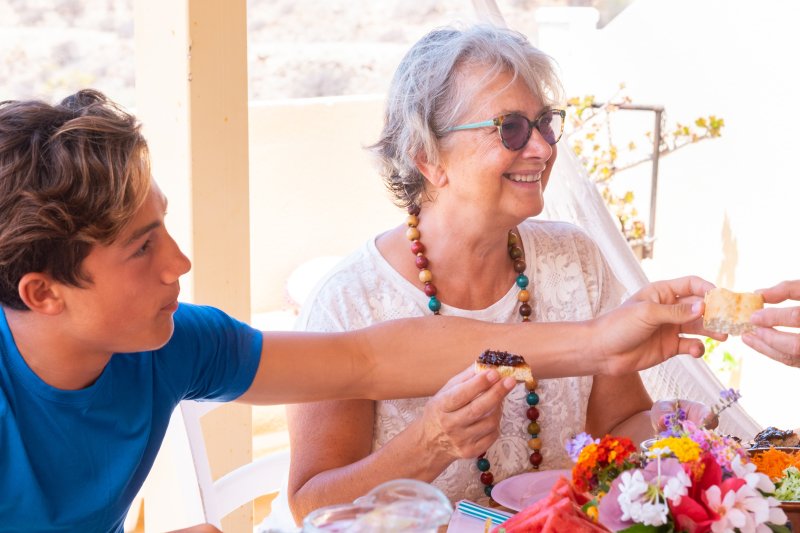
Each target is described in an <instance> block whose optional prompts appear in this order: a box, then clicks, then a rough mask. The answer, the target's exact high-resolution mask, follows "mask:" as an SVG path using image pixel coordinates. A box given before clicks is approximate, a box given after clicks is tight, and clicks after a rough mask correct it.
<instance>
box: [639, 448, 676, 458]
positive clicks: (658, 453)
mask: <svg viewBox="0 0 800 533" xmlns="http://www.w3.org/2000/svg"><path fill="white" fill-rule="evenodd" d="M645 455H646V456H647V457H648V458H650V459H656V458H660V457H667V456H669V455H672V450H670V449H669V446H664V447H663V448H651V449H650V450H649V451H648V452H647V453H645Z"/></svg>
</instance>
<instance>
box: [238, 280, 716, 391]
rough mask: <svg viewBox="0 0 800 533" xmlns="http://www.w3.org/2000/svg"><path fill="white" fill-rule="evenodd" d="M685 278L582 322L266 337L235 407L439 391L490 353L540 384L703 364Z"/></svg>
mask: <svg viewBox="0 0 800 533" xmlns="http://www.w3.org/2000/svg"><path fill="white" fill-rule="evenodd" d="M710 288H713V285H712V284H711V283H709V282H706V281H704V280H702V279H700V278H696V277H686V278H679V279H675V280H670V281H661V282H656V283H652V284H650V285H647V286H646V287H645V288H643V289H642V290H640V291H639V292H637V293H636V294H635V295H633V296H632V297H631V298H630V299H629V300H628V301H626V302H625V303H624V304H623V305H621V306H620V307H618V308H617V309H615V310H613V311H611V312H609V313H607V314H605V315H603V316H601V317H598V318H597V319H594V320H589V321H584V322H557V323H533V322H529V323H522V324H494V323H487V322H480V321H475V320H469V319H464V318H457V317H447V316H428V317H421V318H410V319H403V320H393V321H388V322H384V323H381V324H376V325H374V326H371V327H368V328H365V329H361V330H356V331H351V332H345V333H308V332H294V333H278V332H269V333H265V334H264V343H263V347H262V353H261V362H260V364H259V368H258V372H257V374H256V377H255V379H254V381H253V383H252V385H251V386H250V389H249V390H248V391H247V392H246V393H245V394H243V395H242V396H241V397H240V398H239V401H242V402H247V403H258V404H267V403H294V402H305V401H317V400H324V399H344V398H367V399H376V400H378V399H385V398H403V397H414V396H428V395H431V394H433V393H435V392H436V391H437V390H438V389H439V388H441V386H442V385H443V384H444V383H445V382H446V381H447V380H448V379H450V378H451V377H452V376H454V375H455V374H457V373H458V372H460V371H461V370H463V369H464V367H465V366H467V365H469V364H471V363H472V362H474V361H475V359H476V357H477V356H478V355H479V354H480V353H481V352H482V351H483V350H485V349H488V348H491V349H495V350H506V351H510V352H513V353H517V354H520V355H522V356H523V357H524V358H525V360H526V361H527V362H528V364H529V365H530V366H531V368H532V369H533V374H534V376H535V377H537V378H554V377H563V376H579V375H596V374H608V375H621V374H625V373H628V372H632V371H636V370H642V369H644V368H649V367H651V366H654V365H656V364H658V363H661V362H663V361H665V360H667V359H669V358H670V357H672V356H674V355H677V354H679V353H684V354H691V355H692V356H694V357H700V356H701V355H702V354H703V344H702V342H701V341H700V340H699V339H694V338H684V337H682V335H681V334H682V333H695V334H706V335H712V334H710V333H708V332H706V331H704V330H702V320H701V317H702V311H703V306H702V297H703V295H704V294H705V292H706V291H707V290H709V289H710Z"/></svg>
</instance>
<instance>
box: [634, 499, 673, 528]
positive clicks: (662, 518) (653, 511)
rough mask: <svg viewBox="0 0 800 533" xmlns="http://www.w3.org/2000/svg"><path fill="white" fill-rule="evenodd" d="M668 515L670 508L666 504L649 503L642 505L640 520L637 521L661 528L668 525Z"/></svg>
mask: <svg viewBox="0 0 800 533" xmlns="http://www.w3.org/2000/svg"><path fill="white" fill-rule="evenodd" d="M668 513H669V508H668V507H667V504H666V503H663V502H659V501H656V502H647V503H643V504H642V507H641V514H640V517H639V520H636V521H637V522H641V523H642V524H644V525H646V526H660V525H663V524H666V523H667V514H668Z"/></svg>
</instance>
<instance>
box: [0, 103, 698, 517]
mask: <svg viewBox="0 0 800 533" xmlns="http://www.w3.org/2000/svg"><path fill="white" fill-rule="evenodd" d="M165 211H166V198H164V196H163V194H162V193H161V192H160V190H159V189H158V187H157V185H156V184H155V183H154V182H153V180H152V177H151V174H150V169H149V160H148V153H147V145H146V143H145V140H144V138H143V137H142V136H141V134H140V128H139V124H138V122H137V121H136V119H135V118H134V117H133V116H131V115H130V114H128V113H126V112H125V111H123V110H122V109H121V108H119V107H118V106H116V105H115V104H114V103H112V102H111V101H109V100H108V99H107V98H106V97H105V96H104V95H102V94H101V93H99V92H96V91H91V90H84V91H80V92H78V93H76V94H74V95H72V96H70V97H68V98H67V99H66V100H64V101H63V102H62V103H61V104H59V105H56V106H51V105H48V104H46V103H43V102H37V101H27V102H3V103H0V472H2V477H0V531H122V524H123V521H124V517H125V513H126V512H127V510H128V507H129V506H130V503H131V501H132V500H133V498H134V496H135V495H136V493H137V492H138V490H139V488H140V486H141V484H142V482H143V481H144V479H145V477H146V476H147V473H148V472H149V470H150V468H151V466H152V463H153V460H154V458H155V455H156V453H157V451H158V448H159V446H160V444H161V441H162V439H163V437H164V433H165V431H166V428H167V424H168V421H169V418H170V414H171V413H172V411H173V409H174V408H175V406H176V405H177V404H178V402H179V401H181V400H183V399H210V400H212V399H213V400H222V401H227V400H239V401H242V402H247V403H254V404H266V403H287V402H301V401H312V400H321V399H329V398H370V399H384V398H397V397H408V396H421V395H430V394H432V393H434V392H435V391H436V390H437V388H439V387H440V386H442V384H443V383H444V382H445V381H446V380H447V379H448V378H449V377H450V376H452V375H454V374H456V373H458V372H459V371H461V370H463V368H464V367H465V366H467V365H469V364H471V363H472V361H473V360H474V358H475V356H476V355H477V354H478V353H480V352H481V351H482V350H483V349H485V348H487V347H492V348H496V349H504V350H508V351H512V352H516V353H519V354H521V355H523V356H524V357H526V359H527V361H528V363H529V364H530V366H531V367H532V368H533V369H534V374H535V375H536V376H537V377H539V378H547V377H557V376H565V375H588V374H614V375H618V374H621V373H625V372H631V371H635V370H639V369H642V368H646V367H649V366H652V365H654V364H657V363H659V362H661V361H663V360H665V359H667V358H669V357H671V356H673V355H675V354H677V353H691V354H692V355H694V356H696V357H698V356H700V355H701V354H702V353H703V348H702V343H701V342H700V341H699V340H697V339H689V338H683V337H681V336H680V333H681V332H684V331H685V332H699V333H703V332H702V331H701V330H700V329H698V328H699V326H698V323H699V318H700V316H701V311H702V304H701V303H700V298H699V297H700V296H702V295H703V294H704V293H705V291H706V290H708V289H709V288H711V287H712V286H711V284H709V283H707V282H705V281H703V280H700V279H698V278H683V279H679V280H673V281H670V282H659V283H655V284H652V285H649V286H648V287H646V288H645V289H643V290H642V291H640V292H639V293H637V294H636V295H635V296H634V297H633V298H631V299H630V300H629V301H628V302H626V304H624V305H623V306H621V307H620V308H619V309H617V310H615V311H613V312H611V313H608V314H607V315H604V316H603V317H600V318H598V319H596V320H592V321H588V322H581V323H571V324H566V323H551V324H536V323H528V324H523V325H499V324H487V323H482V322H474V321H469V320H464V319H458V318H452V317H449V318H448V317H441V316H435V317H427V318H419V319H410V320H403V321H395V322H388V323H384V324H381V325H377V326H374V327H371V328H368V329H364V330H361V331H355V332H350V333H340V334H314V333H268V334H264V335H262V333H261V332H258V331H256V330H253V329H251V328H250V327H248V326H247V325H245V324H242V323H240V322H238V321H236V320H234V319H232V318H230V317H228V316H227V315H226V314H225V313H223V312H222V311H219V310H217V309H214V308H210V307H202V306H196V305H188V304H179V303H178V295H179V282H178V280H179V278H180V276H181V275H183V274H185V273H186V272H188V271H189V268H190V263H189V260H188V259H187V258H186V256H185V255H183V253H181V251H180V250H179V249H178V246H177V245H176V243H175V241H174V240H173V239H172V237H171V236H170V234H169V233H168V232H167V230H166V228H165V226H164V214H165ZM680 324H683V325H680ZM390 351H391V352H393V353H396V354H399V357H401V358H402V359H403V361H404V363H403V364H399V365H398V364H396V363H395V364H393V363H392V361H394V360H395V358H394V357H392V358H381V357H380V355H381V354H382V353H386V352H390ZM512 386H513V383H510V382H509V380H508V379H506V380H501V379H500V377H499V375H498V374H497V372H494V371H489V372H485V373H482V374H479V375H475V376H473V377H471V378H469V379H468V380H467V382H466V386H464V387H460V388H458V392H457V393H453V394H452V396H451V397H449V398H448V401H449V402H451V405H452V406H453V409H458V408H460V407H461V406H463V405H465V404H467V403H469V404H470V405H469V407H470V409H473V410H478V412H480V411H484V412H486V413H487V414H488V413H490V412H492V411H493V410H494V409H496V408H497V407H498V406H499V404H500V402H501V401H502V399H503V397H504V396H505V395H506V394H507V392H508V391H509V390H510V388H511V387H512Z"/></svg>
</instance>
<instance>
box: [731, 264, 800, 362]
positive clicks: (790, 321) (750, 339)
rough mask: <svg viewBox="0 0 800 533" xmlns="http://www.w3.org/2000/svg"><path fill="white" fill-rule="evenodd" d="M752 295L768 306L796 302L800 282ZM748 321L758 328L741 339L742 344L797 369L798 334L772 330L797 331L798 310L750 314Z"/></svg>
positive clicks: (784, 284)
mask: <svg viewBox="0 0 800 533" xmlns="http://www.w3.org/2000/svg"><path fill="white" fill-rule="evenodd" d="M756 292H759V293H761V294H762V295H763V296H764V301H765V302H766V303H768V304H777V303H781V302H784V301H786V300H800V280H794V281H784V282H782V283H779V284H777V285H775V286H774V287H770V288H769V289H761V290H758V291H756ZM750 321H751V322H752V323H753V324H755V325H756V326H760V327H758V328H756V330H755V331H754V332H753V333H746V334H744V335H742V342H744V343H745V344H746V345H748V346H749V347H751V348H753V349H754V350H757V351H759V352H761V353H763V354H764V355H766V356H767V357H770V358H772V359H775V360H776V361H778V362H780V363H783V364H785V365H789V366H795V367H800V334H798V333H797V332H787V331H778V330H776V329H774V327H775V326H784V327H790V328H800V307H798V306H795V307H780V308H771V309H762V310H760V311H756V312H755V313H753V316H752V317H751V318H750Z"/></svg>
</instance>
